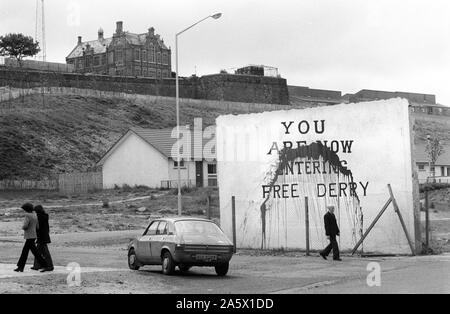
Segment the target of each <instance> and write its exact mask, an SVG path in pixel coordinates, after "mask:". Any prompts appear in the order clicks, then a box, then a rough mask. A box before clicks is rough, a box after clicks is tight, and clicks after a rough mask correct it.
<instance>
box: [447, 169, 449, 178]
mask: <svg viewBox="0 0 450 314" xmlns="http://www.w3.org/2000/svg"><path fill="white" fill-rule="evenodd" d="M447 177H450V167H448V168H447Z"/></svg>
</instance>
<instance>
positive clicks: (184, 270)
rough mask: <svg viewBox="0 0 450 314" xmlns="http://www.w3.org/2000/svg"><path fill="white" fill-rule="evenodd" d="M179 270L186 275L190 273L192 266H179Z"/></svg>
mask: <svg viewBox="0 0 450 314" xmlns="http://www.w3.org/2000/svg"><path fill="white" fill-rule="evenodd" d="M178 268H179V269H180V271H181V272H183V273H185V272H188V271H189V269H191V266H188V265H183V264H181V265H179V266H178Z"/></svg>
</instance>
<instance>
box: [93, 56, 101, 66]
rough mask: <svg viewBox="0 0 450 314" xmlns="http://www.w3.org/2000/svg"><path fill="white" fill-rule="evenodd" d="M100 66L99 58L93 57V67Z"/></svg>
mask: <svg viewBox="0 0 450 314" xmlns="http://www.w3.org/2000/svg"><path fill="white" fill-rule="evenodd" d="M99 65H100V56H95V57H94V66H95V67H96V66H99Z"/></svg>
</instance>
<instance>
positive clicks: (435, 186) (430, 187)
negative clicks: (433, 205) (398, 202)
mask: <svg viewBox="0 0 450 314" xmlns="http://www.w3.org/2000/svg"><path fill="white" fill-rule="evenodd" d="M447 188H450V183H424V184H421V185H420V193H423V192H425V191H434V190H442V189H447Z"/></svg>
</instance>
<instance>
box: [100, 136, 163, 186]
mask: <svg viewBox="0 0 450 314" xmlns="http://www.w3.org/2000/svg"><path fill="white" fill-rule="evenodd" d="M168 175H169V174H168V160H167V158H165V157H164V155H162V154H161V153H160V152H159V151H158V150H156V149H155V148H154V147H153V146H151V145H150V144H148V143H147V142H145V141H144V140H143V139H142V138H140V137H139V136H137V135H136V134H134V133H130V134H129V135H127V138H125V139H124V140H123V141H122V143H120V144H119V146H118V147H116V148H115V150H114V151H113V152H112V154H111V155H110V156H109V157H108V158H107V159H106V160H105V162H104V164H103V187H104V188H105V189H110V188H114V186H115V185H117V186H122V185H124V184H128V185H130V186H134V185H146V186H149V187H152V188H159V187H160V186H161V181H162V180H167V178H168Z"/></svg>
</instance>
